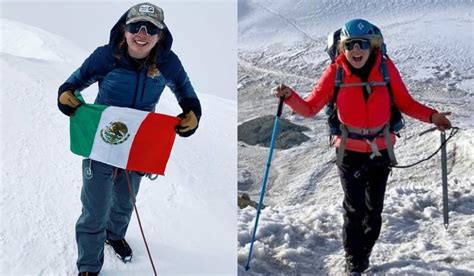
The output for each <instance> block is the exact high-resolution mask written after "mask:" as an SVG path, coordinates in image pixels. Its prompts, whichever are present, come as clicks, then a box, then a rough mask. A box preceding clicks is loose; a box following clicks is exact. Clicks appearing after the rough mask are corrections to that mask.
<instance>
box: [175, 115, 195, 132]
mask: <svg viewBox="0 0 474 276" xmlns="http://www.w3.org/2000/svg"><path fill="white" fill-rule="evenodd" d="M178 117H180V118H181V122H180V123H179V124H178V125H177V126H176V133H178V135H179V136H182V137H188V136H191V135H192V134H193V133H194V132H195V131H196V129H197V127H198V124H199V120H198V118H197V117H196V114H194V111H192V110H191V111H189V112H188V113H186V114H184V113H181V114H179V115H178Z"/></svg>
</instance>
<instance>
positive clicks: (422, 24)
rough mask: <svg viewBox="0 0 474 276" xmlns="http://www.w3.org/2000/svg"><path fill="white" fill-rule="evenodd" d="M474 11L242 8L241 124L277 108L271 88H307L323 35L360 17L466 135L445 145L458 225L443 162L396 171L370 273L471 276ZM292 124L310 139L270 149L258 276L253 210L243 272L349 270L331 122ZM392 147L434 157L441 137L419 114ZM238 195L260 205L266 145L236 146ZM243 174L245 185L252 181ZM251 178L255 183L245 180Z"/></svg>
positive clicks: (353, 4) (422, 5)
mask: <svg viewBox="0 0 474 276" xmlns="http://www.w3.org/2000/svg"><path fill="white" fill-rule="evenodd" d="M473 12H474V4H473V2H472V1H436V0H426V1H390V0H389V1H375V0H364V1H355V0H349V1H342V0H340V1H339V0H326V1H271V0H265V1H240V2H239V65H238V74H239V75H238V79H239V83H238V93H239V115H238V121H239V123H242V122H246V121H248V120H250V119H253V118H255V117H260V116H264V115H268V114H274V113H275V112H276V106H277V101H276V100H275V99H274V98H272V97H271V96H270V95H269V94H270V90H271V88H272V87H274V86H275V85H276V84H278V83H281V82H283V83H286V84H288V85H290V86H292V87H293V88H295V89H296V91H298V92H299V93H300V95H305V94H306V93H308V92H310V91H311V89H312V87H313V86H314V83H315V82H316V81H317V80H318V78H319V76H320V75H321V73H322V70H323V69H324V68H325V67H326V66H327V65H328V64H329V58H328V57H327V55H326V53H324V47H325V44H326V36H327V34H328V33H329V32H331V31H334V30H335V29H337V28H339V27H340V26H341V25H342V24H343V23H344V22H345V21H347V20H349V19H352V18H365V19H368V20H369V21H372V22H373V23H376V24H377V25H378V26H379V27H380V28H381V30H382V32H383V34H384V38H385V41H386V43H387V46H388V54H389V56H390V57H391V58H392V60H394V62H395V64H396V65H397V67H398V68H399V70H400V72H401V74H402V76H403V78H404V80H405V82H406V84H407V86H408V88H409V90H410V91H411V93H412V95H413V96H414V97H415V98H416V99H417V100H419V101H421V102H423V103H425V104H427V105H429V106H432V107H434V108H437V109H438V110H440V111H451V112H453V115H452V116H451V120H452V122H453V124H454V125H456V126H458V127H460V128H461V131H460V132H459V133H458V134H457V135H456V136H455V137H454V138H453V139H452V140H451V141H450V142H449V144H448V173H449V174H448V182H449V200H450V201H449V208H450V212H449V215H450V226H449V228H448V229H447V230H445V229H444V227H443V220H442V219H443V213H442V193H441V192H442V191H441V173H440V157H439V155H437V156H436V157H434V158H433V159H431V160H429V161H427V162H425V163H422V164H420V165H418V166H416V167H413V168H410V169H394V170H393V172H392V175H391V177H390V179H389V182H388V187H387V192H386V197H385V209H384V213H383V226H382V234H381V236H380V239H379V241H378V243H377V244H376V246H375V248H374V250H373V254H372V257H371V262H372V268H371V270H370V271H369V274H391V275H399V274H409V275H470V274H474V254H473V253H472V252H473V248H474V239H473V236H474V230H473V229H474V216H473V214H474V176H473V175H472V170H473V169H474V162H473V161H474V157H473V156H474V150H473V149H474V129H473V128H474V119H473V118H474V117H473V115H472V114H474V104H473V99H474V91H473V84H474V83H473V80H474V62H473V57H474V48H473V46H474V45H473V43H472V41H474V31H473V30H474V21H473V19H472V18H473ZM283 116H284V117H285V118H288V119H291V120H292V121H293V122H294V123H297V124H301V125H304V126H308V127H310V128H311V129H312V131H310V132H306V133H305V134H306V135H308V136H310V137H311V139H310V140H309V141H308V142H305V143H303V144H301V145H300V146H297V147H294V148H292V149H288V150H277V151H276V152H275V154H274V159H273V162H272V168H271V172H270V178H269V182H268V187H267V194H266V198H265V204H267V205H269V207H268V208H265V209H264V210H263V212H262V215H261V217H260V222H259V229H258V232H257V241H256V243H255V247H254V256H253V260H252V263H251V270H250V271H249V272H245V270H244V268H243V266H244V265H245V262H246V258H247V255H248V251H249V247H250V241H251V234H252V233H251V231H252V228H253V225H254V218H255V209H253V208H251V207H247V208H245V209H243V210H240V211H239V218H238V239H239V243H238V252H239V253H238V262H239V274H241V275H247V274H258V273H263V274H274V273H284V274H298V275H299V274H309V275H327V274H330V275H338V274H341V273H343V264H344V259H343V254H344V253H343V250H342V240H341V231H342V229H341V226H342V212H343V210H342V207H341V206H342V196H343V193H342V189H341V187H340V183H339V179H338V176H337V171H336V168H335V166H334V165H332V164H331V163H328V161H330V160H332V159H333V158H334V150H333V149H328V143H327V134H326V130H325V122H326V116H325V115H323V114H320V115H317V116H316V117H314V118H310V119H303V118H301V117H299V116H295V115H291V114H290V111H289V110H288V108H284V114H283ZM406 119H407V127H406V128H405V129H404V130H403V131H402V138H401V139H399V141H398V143H397V145H396V154H397V158H398V160H399V163H400V164H410V163H413V162H414V161H417V160H419V159H421V158H422V157H426V156H428V155H429V154H430V153H432V152H433V151H434V150H435V149H436V148H437V147H438V146H439V139H440V138H439V132H432V133H429V134H426V135H424V136H422V137H418V133H420V132H421V131H423V130H425V129H427V128H429V126H428V125H426V124H422V123H420V122H418V121H415V120H413V119H411V118H406ZM238 155H239V161H238V170H239V180H240V181H242V183H243V181H244V180H245V181H246V182H245V184H246V185H241V186H240V190H239V191H241V192H247V193H249V194H250V196H251V197H252V199H254V200H258V194H259V192H260V182H261V178H262V176H263V171H264V168H265V162H266V158H267V155H268V149H267V148H263V147H259V146H248V145H245V144H243V143H242V142H239V152H238ZM244 176H245V179H244ZM249 179H250V180H253V185H250V187H249V185H248V183H249Z"/></svg>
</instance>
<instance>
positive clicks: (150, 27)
mask: <svg viewBox="0 0 474 276" xmlns="http://www.w3.org/2000/svg"><path fill="white" fill-rule="evenodd" d="M142 28H145V32H146V34H147V35H156V34H158V33H160V31H161V30H160V28H158V27H157V26H155V25H154V24H153V23H151V22H148V21H138V22H133V23H130V24H127V25H126V26H125V30H126V31H127V32H129V33H131V34H138V33H139V32H140V30H141V29H142Z"/></svg>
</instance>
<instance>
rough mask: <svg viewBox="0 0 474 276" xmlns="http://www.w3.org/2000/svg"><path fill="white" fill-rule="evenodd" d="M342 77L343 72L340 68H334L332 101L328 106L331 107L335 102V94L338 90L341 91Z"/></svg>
mask: <svg viewBox="0 0 474 276" xmlns="http://www.w3.org/2000/svg"><path fill="white" fill-rule="evenodd" d="M343 77H344V70H343V69H342V67H341V66H337V67H336V78H335V79H334V91H333V93H332V99H331V101H330V102H329V104H328V105H331V106H333V105H334V104H335V103H336V100H337V94H338V93H339V89H341V84H342V79H343Z"/></svg>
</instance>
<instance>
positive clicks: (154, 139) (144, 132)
mask: <svg viewBox="0 0 474 276" xmlns="http://www.w3.org/2000/svg"><path fill="white" fill-rule="evenodd" d="M178 123H179V119H178V118H177V117H172V116H168V115H163V114H157V113H149V114H148V116H146V118H145V119H144V120H143V122H142V124H141V125H140V127H139V128H138V132H137V134H136V135H135V139H134V140H133V142H132V147H131V149H130V154H129V157H128V163H127V169H128V170H132V171H140V172H146V173H154V174H160V175H164V173H165V168H166V163H167V162H168V159H169V157H170V154H171V149H172V147H173V143H174V138H175V136H176V134H175V130H174V128H175V126H176V125H177V124H178Z"/></svg>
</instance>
